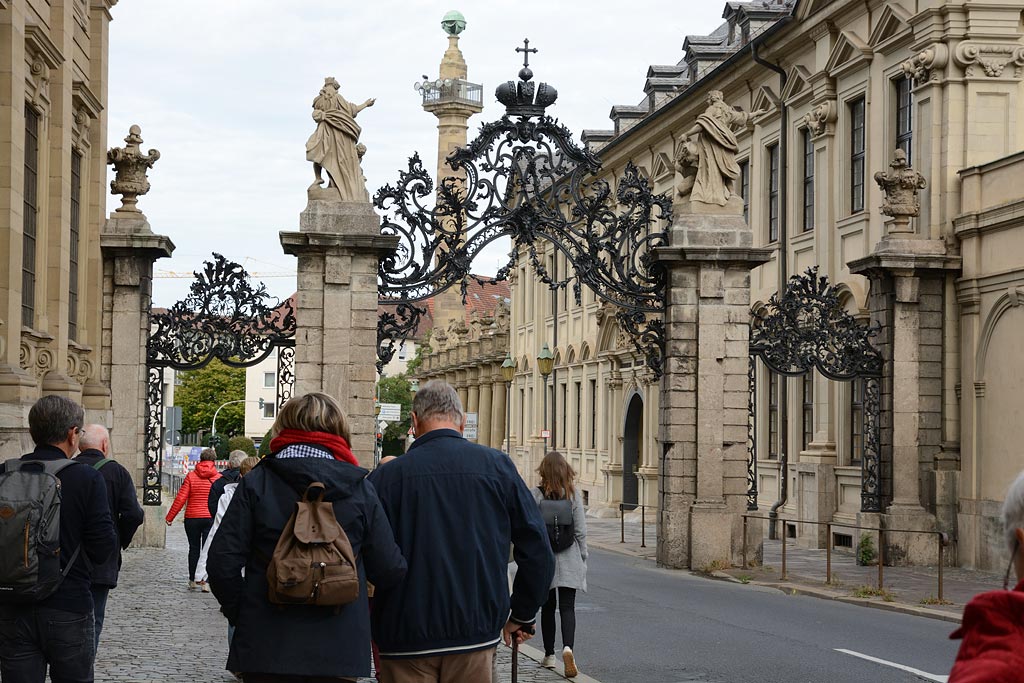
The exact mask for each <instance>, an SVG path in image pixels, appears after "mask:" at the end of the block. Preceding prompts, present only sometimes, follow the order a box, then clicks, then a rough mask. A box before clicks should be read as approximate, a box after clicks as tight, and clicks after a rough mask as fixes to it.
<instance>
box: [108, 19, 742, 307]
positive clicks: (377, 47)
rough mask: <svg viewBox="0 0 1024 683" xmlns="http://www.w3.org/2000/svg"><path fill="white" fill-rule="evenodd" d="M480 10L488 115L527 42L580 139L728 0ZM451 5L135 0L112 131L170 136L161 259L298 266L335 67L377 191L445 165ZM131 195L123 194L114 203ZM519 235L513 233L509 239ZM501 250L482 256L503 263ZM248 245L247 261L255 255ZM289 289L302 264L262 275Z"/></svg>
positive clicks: (113, 71)
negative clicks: (301, 218)
mask: <svg viewBox="0 0 1024 683" xmlns="http://www.w3.org/2000/svg"><path fill="white" fill-rule="evenodd" d="M454 7H455V8H456V9H459V10H460V11H461V12H462V13H463V14H464V15H465V16H466V20H467V28H466V31H465V32H464V33H463V34H462V35H461V40H460V47H461V49H462V52H463V55H464V56H465V58H466V62H467V64H468V66H469V80H471V81H473V82H476V83H483V86H484V105H485V108H484V111H483V113H482V114H478V115H476V116H474V117H473V118H472V119H470V121H469V126H470V131H469V133H470V139H472V138H473V137H474V135H475V131H476V130H477V129H478V127H479V126H480V124H481V123H483V122H485V121H491V120H493V119H496V118H499V117H500V116H501V114H503V113H504V109H503V107H501V106H500V105H499V104H497V102H496V101H495V100H494V88H495V87H496V86H497V85H498V83H500V82H502V81H505V80H510V79H514V78H515V77H516V73H517V72H518V70H519V68H520V66H521V63H522V62H521V60H522V58H521V56H520V55H519V54H517V53H515V52H514V49H515V48H516V47H517V46H520V45H522V40H523V38H526V37H528V38H529V39H530V44H531V47H536V48H538V49H539V50H540V52H538V53H537V54H536V55H533V56H532V57H531V64H530V66H531V68H533V70H534V73H535V74H536V75H535V80H540V81H545V82H548V83H550V84H551V85H553V86H554V87H555V88H557V90H558V101H557V102H556V104H555V105H553V106H552V107H549V108H548V113H550V114H551V115H552V116H556V117H558V118H559V119H560V120H561V122H562V123H564V124H566V125H567V126H568V127H569V128H570V130H572V131H573V133H574V134H575V135H576V137H577V140H578V138H579V134H580V132H581V131H582V130H583V129H584V128H610V127H611V121H610V119H609V118H608V112H609V110H610V109H611V107H612V105H613V104H631V105H632V104H637V103H638V102H640V100H641V99H642V98H643V85H644V78H645V75H646V71H647V66H648V65H649V64H675V63H676V62H678V61H679V60H680V59H681V58H682V55H683V53H682V45H683V39H684V38H685V36H686V35H687V34H706V33H710V32H711V31H712V30H714V29H715V28H716V27H717V26H718V25H719V24H720V23H721V22H722V19H721V16H722V10H723V7H724V2H722V1H719V0H700V1H699V2H698V1H694V0H688V1H687V2H646V1H644V0H639V1H637V2H632V3H622V2H621V1H617V2H611V1H607V0H590V1H589V2H575V1H574V2H568V1H565V0H562V1H561V2H552V1H551V0H547V1H545V2H541V1H537V0H521V1H520V2H516V3H495V2H479V1H478V0H473V1H472V2H461V3H459V4H457V5H455V6H454ZM452 8H453V6H452V5H451V4H450V3H448V2H435V1H433V0H372V1H370V2H354V1H353V0H342V1H340V2H339V1H338V0H334V1H333V2H328V1H326V0H291V1H290V2H280V0H212V1H211V0H174V1H173V2H168V1H166V0H125V1H123V2H120V3H118V5H117V6H116V7H114V9H113V16H114V21H113V23H112V24H111V28H110V81H109V82H110V92H109V109H108V110H109V115H110V117H109V124H110V130H109V144H110V146H115V145H117V146H119V145H122V144H123V143H122V142H121V139H122V138H123V137H124V136H125V134H126V133H127V131H128V127H129V126H130V125H131V124H133V123H137V124H139V125H140V126H142V136H143V138H144V139H145V143H144V145H143V149H149V148H151V147H152V148H156V149H159V150H160V153H161V158H160V160H159V161H158V162H157V164H156V166H155V168H154V169H153V170H152V171H150V174H149V177H150V182H151V184H152V189H151V190H150V193H149V194H148V195H147V196H145V197H143V198H142V199H141V200H140V202H139V206H140V208H141V209H142V210H143V211H145V213H146V215H147V216H148V218H149V221H150V224H151V225H152V226H153V229H154V230H155V231H156V232H158V233H161V234H165V235H168V236H169V237H170V238H171V239H172V240H173V241H174V243H175V245H176V246H177V249H176V250H175V252H174V257H173V259H163V260H161V261H158V262H157V265H156V268H157V271H158V272H166V271H175V272H183V273H190V272H191V271H192V270H194V269H196V268H198V267H199V266H200V265H201V263H202V261H203V260H204V259H206V258H208V257H209V255H210V253H211V252H213V251H218V252H220V253H223V254H224V255H225V256H227V257H228V258H230V259H232V260H235V261H238V262H241V263H244V265H246V267H247V268H248V270H249V271H250V272H253V273H281V272H294V269H295V260H294V258H293V257H291V256H286V255H285V254H284V253H283V252H282V251H281V246H280V242H279V240H278V231H280V230H297V229H298V214H299V212H300V211H301V210H302V209H303V207H304V206H305V203H306V188H307V187H308V186H309V184H310V183H311V182H312V180H313V172H312V165H311V164H310V163H309V162H307V161H306V160H305V147H304V145H305V142H306V139H307V138H308V137H309V135H310V134H311V133H312V132H313V130H314V126H315V124H314V123H313V121H312V119H311V116H310V114H311V111H312V109H311V104H312V101H313V98H314V97H315V96H316V95H317V92H318V91H319V89H320V87H321V86H322V85H323V79H324V77H325V76H334V77H336V78H337V79H338V80H339V81H340V83H341V85H342V91H341V92H342V95H343V96H345V97H346V99H348V100H350V101H352V102H357V103H358V102H362V101H363V100H365V99H367V98H369V97H375V98H377V102H376V105H375V106H374V107H372V108H369V109H366V110H364V111H363V112H361V113H360V115H359V119H358V120H359V123H360V124H361V125H362V127H363V132H362V138H361V139H362V142H363V143H365V144H366V146H367V148H368V151H367V153H366V156H365V158H364V159H363V170H364V172H365V175H366V178H367V180H368V183H367V189H368V190H369V191H370V194H371V196H372V195H373V193H374V191H375V190H376V189H377V188H379V187H380V186H382V185H384V184H386V183H390V182H393V181H395V180H396V179H397V177H398V171H399V169H402V168H405V167H406V165H407V159H408V157H409V156H410V155H411V154H412V152H414V151H419V152H420V154H421V156H422V157H423V159H424V161H425V162H426V163H425V164H424V166H425V167H426V168H428V169H429V170H430V171H431V172H433V170H434V159H435V157H436V154H437V129H436V119H435V118H434V117H433V116H432V115H431V114H428V113H427V112H424V111H423V110H422V109H421V107H420V98H419V96H418V95H417V93H416V92H415V91H414V90H413V83H414V82H416V81H417V80H420V77H421V76H422V75H424V74H426V75H429V76H430V77H431V78H436V77H437V74H438V67H439V64H440V61H441V56H442V54H443V53H444V50H445V49H446V48H447V40H446V36H445V34H444V33H443V32H442V30H441V28H440V20H441V17H442V16H444V14H445V12H447V11H448V10H450V9H452ZM118 204H119V200H118V198H116V197H111V198H110V201H109V209H110V210H113V209H114V208H115V207H116V206H117V205H118ZM506 249H507V247H506ZM497 252H500V249H499V250H492V251H490V252H487V253H485V254H483V255H481V257H480V258H479V259H478V261H477V262H476V263H475V264H474V270H475V271H476V272H481V273H493V272H494V270H496V268H497V267H498V265H499V263H498V261H499V259H500V258H501V255H500V253H497ZM247 259H248V260H247ZM264 281H265V282H266V284H267V286H268V288H269V289H270V291H271V292H272V293H273V294H274V295H276V296H279V297H286V296H288V295H289V294H291V293H292V291H294V287H295V282H294V278H291V277H275V278H264ZM190 282H191V280H190V279H171V278H160V279H157V280H156V282H155V286H154V304H155V305H159V306H168V305H170V304H172V303H174V301H176V300H177V299H179V298H181V296H182V295H183V294H184V293H185V291H186V290H187V287H188V284H189V283H190Z"/></svg>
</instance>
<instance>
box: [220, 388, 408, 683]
mask: <svg viewBox="0 0 1024 683" xmlns="http://www.w3.org/2000/svg"><path fill="white" fill-rule="evenodd" d="M271 433H272V434H273V438H272V439H271V441H270V450H271V453H270V455H268V456H267V457H266V458H264V459H263V461H262V462H260V464H259V465H257V466H256V467H255V468H254V469H253V470H252V471H251V472H250V473H249V474H248V475H246V476H245V478H244V479H242V480H241V482H240V483H239V485H238V488H237V489H235V495H234V498H233V499H232V501H231V504H230V505H229V506H228V508H227V511H226V512H225V513H224V519H223V520H222V521H221V525H220V527H219V529H218V531H217V535H216V536H214V538H213V542H212V543H211V544H210V550H209V556H208V558H207V573H208V574H209V581H210V586H211V587H212V588H213V594H214V595H215V596H216V597H217V600H218V601H219V602H220V604H221V611H222V612H223V613H224V614H225V616H227V618H228V621H229V622H230V623H231V624H232V625H233V626H235V635H234V637H233V638H232V640H231V646H230V651H229V654H228V662H227V669H228V670H229V671H238V672H242V680H243V681H246V683H253V682H255V683H260V682H262V681H268V682H269V681H274V682H277V683H286V682H289V681H292V682H297V681H305V682H307V683H317V682H318V681H339V680H356V679H358V678H360V677H368V676H369V675H370V665H369V652H370V619H369V609H368V606H367V602H366V598H367V596H366V586H365V582H366V581H367V580H369V581H371V582H372V583H373V584H374V585H375V586H376V587H377V589H378V590H386V589H388V588H390V587H391V586H393V585H395V584H396V583H398V582H399V581H400V580H401V579H402V577H404V576H405V569H406V565H405V559H404V558H403V557H402V555H401V553H400V552H399V549H398V546H397V545H396V544H395V539H394V536H393V535H392V532H391V527H390V525H389V524H388V520H387V517H386V516H385V515H384V510H383V508H382V507H381V504H380V501H379V500H378V498H377V494H376V492H375V491H374V489H373V486H372V485H371V484H370V483H369V482H368V481H366V474H367V472H366V470H364V469H362V468H361V467H359V466H358V461H357V460H356V458H355V456H354V455H353V453H352V449H351V448H350V446H349V427H348V418H347V417H346V416H345V413H344V411H342V409H341V407H340V406H339V405H338V403H337V402H336V401H335V400H334V399H333V398H331V397H330V396H328V395H326V394H320V393H312V394H306V395H304V396H298V397H295V398H292V399H291V400H289V401H288V402H287V403H286V404H285V405H284V406H283V407H282V408H281V410H280V412H279V413H278V416H277V420H276V421H275V422H274V427H273V430H272V432H271ZM313 482H320V483H322V484H324V486H325V494H324V498H323V499H324V500H325V501H327V502H330V503H331V504H332V505H333V508H334V513H335V516H336V517H337V520H338V523H339V524H341V526H342V528H343V529H344V530H345V534H346V535H347V536H348V539H349V541H350V542H351V544H352V550H353V552H354V553H355V556H356V558H357V562H356V564H357V569H358V571H359V578H360V592H359V598H358V599H357V600H356V601H355V602H352V603H349V604H347V605H344V606H342V607H319V606H315V605H287V606H283V605H279V604H271V603H270V600H269V599H268V597H267V590H268V586H267V574H266V572H267V564H268V562H269V561H270V557H271V556H272V555H273V553H274V547H275V546H276V545H277V541H278V538H279V537H280V536H281V532H282V530H283V529H284V526H285V523H286V522H287V521H288V518H289V517H290V516H291V514H292V512H293V511H294V510H295V503H296V501H298V500H299V497H300V496H301V495H302V493H303V492H304V491H305V490H306V487H308V486H309V485H310V484H311V483H313ZM243 570H244V575H243Z"/></svg>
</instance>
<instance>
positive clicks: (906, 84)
mask: <svg viewBox="0 0 1024 683" xmlns="http://www.w3.org/2000/svg"><path fill="white" fill-rule="evenodd" d="M895 86H896V147H897V148H898V149H902V150H903V151H904V152H905V153H906V155H907V163H908V164H909V163H910V161H911V156H910V152H911V151H912V145H913V139H914V124H913V121H912V120H911V115H912V114H913V107H914V93H913V86H914V81H913V80H912V79H911V78H910V76H904V77H903V78H899V79H896V81H895Z"/></svg>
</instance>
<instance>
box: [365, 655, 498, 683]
mask: <svg viewBox="0 0 1024 683" xmlns="http://www.w3.org/2000/svg"><path fill="white" fill-rule="evenodd" d="M494 653H495V648H493V647H490V648H487V649H486V650H477V651H476V652H467V653H464V654H457V655H441V656H438V657H417V658H416V659H385V660H383V661H382V662H381V663H380V674H381V677H380V680H381V683H491V662H492V659H493V658H494Z"/></svg>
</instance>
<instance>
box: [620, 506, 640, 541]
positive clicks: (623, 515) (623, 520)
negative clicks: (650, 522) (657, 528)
mask: <svg viewBox="0 0 1024 683" xmlns="http://www.w3.org/2000/svg"><path fill="white" fill-rule="evenodd" d="M627 508H628V509H630V510H636V509H637V508H640V547H641V548H646V547H647V506H646V505H640V504H638V503H619V543H625V542H626V509H627Z"/></svg>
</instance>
